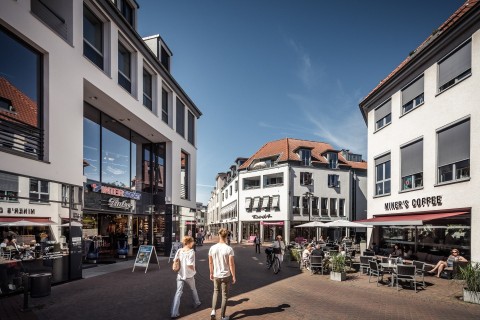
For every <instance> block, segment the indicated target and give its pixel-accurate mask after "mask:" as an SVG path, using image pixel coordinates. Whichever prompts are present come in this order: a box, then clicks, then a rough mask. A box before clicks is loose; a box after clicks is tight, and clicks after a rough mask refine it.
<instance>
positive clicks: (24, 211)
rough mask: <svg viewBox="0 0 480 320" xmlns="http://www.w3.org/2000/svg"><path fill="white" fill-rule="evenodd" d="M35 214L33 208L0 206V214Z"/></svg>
mask: <svg viewBox="0 0 480 320" xmlns="http://www.w3.org/2000/svg"><path fill="white" fill-rule="evenodd" d="M2 213H7V214H35V209H33V208H3V207H0V214H2Z"/></svg>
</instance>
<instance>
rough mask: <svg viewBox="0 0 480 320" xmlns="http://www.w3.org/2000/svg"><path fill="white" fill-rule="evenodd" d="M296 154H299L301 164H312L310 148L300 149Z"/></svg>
mask: <svg viewBox="0 0 480 320" xmlns="http://www.w3.org/2000/svg"><path fill="white" fill-rule="evenodd" d="M298 155H299V156H300V161H301V163H302V165H304V166H310V165H311V164H312V150H310V149H300V151H299V152H298Z"/></svg>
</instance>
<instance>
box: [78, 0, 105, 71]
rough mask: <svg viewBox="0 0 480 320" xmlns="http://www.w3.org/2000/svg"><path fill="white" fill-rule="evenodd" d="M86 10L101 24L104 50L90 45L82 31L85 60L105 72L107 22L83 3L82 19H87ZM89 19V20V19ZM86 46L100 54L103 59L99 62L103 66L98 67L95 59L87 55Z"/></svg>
mask: <svg viewBox="0 0 480 320" xmlns="http://www.w3.org/2000/svg"><path fill="white" fill-rule="evenodd" d="M85 9H87V10H88V12H89V13H90V14H91V15H92V16H93V18H95V19H97V20H98V22H100V32H101V34H100V35H101V40H100V42H101V44H102V48H101V51H100V50H99V49H98V48H96V47H95V45H94V44H92V43H90V41H88V40H87V39H86V38H85V33H84V31H83V30H82V38H83V56H84V57H85V58H87V60H89V61H90V62H91V63H93V64H94V65H96V66H97V67H98V68H100V69H101V70H103V71H105V56H106V54H105V21H104V20H103V19H101V18H100V17H99V15H98V14H97V13H96V12H95V11H94V10H93V9H92V8H90V7H89V6H87V5H86V4H85V3H83V13H82V17H83V19H85ZM87 19H88V18H87ZM85 45H87V46H88V47H89V48H90V49H92V50H93V52H95V53H97V54H99V57H100V58H101V59H99V61H101V65H98V64H97V63H96V62H95V61H94V59H91V57H89V56H88V54H85Z"/></svg>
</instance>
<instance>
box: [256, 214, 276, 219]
mask: <svg viewBox="0 0 480 320" xmlns="http://www.w3.org/2000/svg"><path fill="white" fill-rule="evenodd" d="M252 218H253V219H270V218H273V217H272V215H271V214H264V215H262V216H260V215H258V214H254V215H252Z"/></svg>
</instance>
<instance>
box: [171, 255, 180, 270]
mask: <svg viewBox="0 0 480 320" xmlns="http://www.w3.org/2000/svg"><path fill="white" fill-rule="evenodd" d="M179 252H180V250H178V251H177V254H176V255H175V258H174V259H173V264H172V270H173V272H178V271H180V258H179V257H178V253H179Z"/></svg>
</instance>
